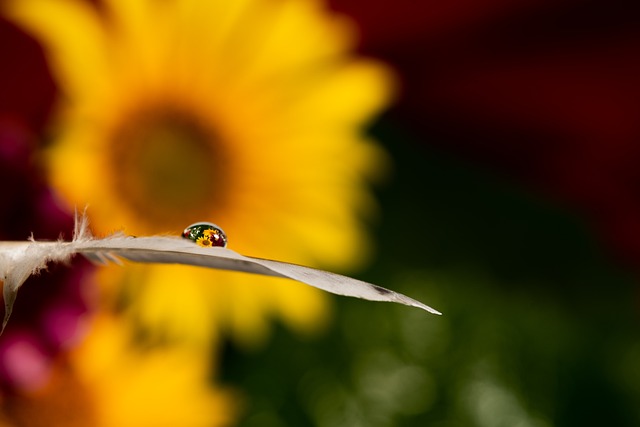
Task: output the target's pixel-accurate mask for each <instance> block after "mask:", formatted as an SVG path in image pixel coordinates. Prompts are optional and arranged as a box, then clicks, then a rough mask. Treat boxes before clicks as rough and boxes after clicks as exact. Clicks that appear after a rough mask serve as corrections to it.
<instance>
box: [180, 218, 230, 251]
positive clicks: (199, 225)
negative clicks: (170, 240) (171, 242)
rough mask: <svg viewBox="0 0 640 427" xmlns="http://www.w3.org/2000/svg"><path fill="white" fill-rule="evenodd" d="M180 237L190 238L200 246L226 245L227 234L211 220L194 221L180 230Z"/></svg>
mask: <svg viewBox="0 0 640 427" xmlns="http://www.w3.org/2000/svg"><path fill="white" fill-rule="evenodd" d="M182 237H184V238H185V239H189V240H192V241H194V242H196V243H197V244H198V246H202V247H211V246H218V247H222V248H224V247H226V246H227V235H226V234H225V232H224V231H223V230H222V228H220V227H218V226H217V225H215V224H214V223H212V222H196V223H195V224H191V225H190V226H188V227H187V228H185V229H184V231H183V232H182Z"/></svg>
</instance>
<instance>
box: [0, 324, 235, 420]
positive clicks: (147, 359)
mask: <svg viewBox="0 0 640 427" xmlns="http://www.w3.org/2000/svg"><path fill="white" fill-rule="evenodd" d="M93 322H94V324H93V328H92V333H91V335H89V336H88V338H87V339H86V340H85V341H84V342H83V343H82V344H81V345H80V347H78V348H76V349H74V350H73V351H72V352H71V354H70V355H69V356H67V357H66V358H63V360H59V361H58V363H56V365H55V366H54V369H53V372H52V375H51V378H50V380H49V382H48V384H47V385H46V386H45V387H43V388H42V389H39V390H37V391H33V392H30V393H25V394H19V393H12V394H8V395H6V396H3V399H2V401H0V414H2V415H1V417H2V418H0V425H5V423H6V425H15V426H17V425H20V426H48V427H58V426H59V427H63V426H64V427H74V426H78V427H80V426H83V427H84V426H95V427H159V426H167V427H168V426H181V427H213V426H227V425H230V424H232V421H233V420H234V418H235V417H236V416H237V415H236V412H237V409H236V405H235V403H234V401H235V400H237V397H236V396H234V394H233V393H231V392H229V391H223V390H220V389H214V388H212V387H211V386H210V385H209V384H207V378H209V375H210V374H211V373H210V372H209V362H210V361H209V360H208V355H207V354H206V353H203V352H193V351H188V350H186V349H185V348H176V347H172V348H165V347H158V348H152V349H147V350H141V349H140V348H136V347H133V346H132V345H131V344H132V342H133V336H131V331H130V329H129V328H128V326H127V325H126V324H123V323H122V321H121V320H118V319H116V318H113V317H111V316H109V315H107V314H104V313H102V314H100V315H98V316H97V318H96V319H94V321H93Z"/></svg>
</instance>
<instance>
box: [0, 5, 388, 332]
mask: <svg viewBox="0 0 640 427" xmlns="http://www.w3.org/2000/svg"><path fill="white" fill-rule="evenodd" d="M100 6H101V7H100V8H96V7H95V6H93V5H91V4H89V3H87V2H84V1H81V0H65V1H53V0H20V1H9V2H8V3H7V5H6V7H5V12H6V14H7V15H8V16H10V17H11V18H12V19H14V20H15V21H16V22H18V23H20V24H21V25H22V26H23V27H24V28H25V29H27V31H29V32H30V33H31V34H33V35H35V36H36V37H37V38H38V39H39V40H40V41H41V42H42V43H43V45H44V46H45V49H46V53H47V54H48V58H49V62H50V64H51V67H52V70H53V73H54V76H55V78H56V79H57V82H58V84H59V86H60V89H61V92H62V97H61V103H60V108H59V115H58V121H57V123H56V125H57V126H56V127H55V131H56V135H55V141H54V143H53V144H52V147H51V149H50V150H49V151H48V153H47V161H48V163H49V169H50V179H51V182H52V183H53V185H54V187H55V188H56V189H57V190H58V191H59V193H60V195H61V197H62V198H63V199H64V200H65V201H66V203H67V205H68V207H69V209H72V208H73V207H74V206H84V205H86V204H88V205H90V212H89V213H90V215H91V219H92V223H93V225H94V228H95V229H96V230H98V231H99V232H110V231H113V230H117V229H121V228H123V227H124V229H125V231H126V232H127V233H132V234H154V233H158V232H165V231H169V232H174V233H178V232H180V231H181V230H182V228H184V226H185V225H187V224H189V223H192V222H194V221H199V220H213V221H215V222H216V223H217V224H220V225H221V226H222V227H223V228H224V229H225V231H226V232H227V234H228V236H229V239H230V246H231V247H232V248H233V249H235V250H238V251H240V252H244V253H247V254H252V255H255V256H265V257H270V258H277V259H283V260H288V261H291V262H296V263H304V264H312V265H321V266H323V267H325V268H334V269H345V268H349V267H353V266H354V265H356V264H357V263H358V262H360V261H362V260H363V259H365V258H366V255H367V248H369V247H370V245H369V241H368V239H367V236H366V232H365V230H364V227H363V224H362V215H363V214H365V213H367V212H370V211H372V209H373V208H374V207H375V204H374V203H373V202H372V199H371V196H370V193H369V191H368V189H367V187H366V186H367V181H368V180H370V179H373V178H376V177H377V176H378V175H379V174H380V171H381V169H383V167H384V161H385V156H384V153H382V152H381V150H380V149H379V148H378V147H377V146H376V145H375V144H372V143H371V141H368V140H367V139H366V138H365V137H363V136H362V133H361V128H362V126H363V125H365V124H366V122H367V120H369V119H371V117H372V115H373V114H375V113H376V112H378V111H379V110H380V109H381V108H383V107H384V106H385V104H386V103H387V102H388V101H389V98H390V94H391V86H392V85H391V83H392V81H391V76H390V74H389V73H388V71H387V69H386V68H384V67H383V66H381V65H380V64H378V63H375V62H371V61H368V60H363V59H354V58H353V57H352V56H350V55H349V51H350V49H351V48H352V47H353V43H354V40H355V37H354V34H353V32H352V29H351V27H350V26H349V25H348V23H347V22H345V21H344V20H343V19H341V18H338V17H336V16H333V15H329V14H327V13H325V12H324V11H323V10H322V8H321V6H320V5H319V3H318V2H316V1H312V0H242V1H233V2H228V1H222V0H219V1H205V0H184V1H175V0H165V1H153V0H141V1H128V0H105V1H103V2H101V4H100ZM102 280H103V282H104V283H106V284H111V285H113V284H122V283H125V284H126V283H133V286H128V287H127V289H128V292H132V293H135V298H131V301H133V302H132V307H131V310H132V311H131V312H132V313H134V314H135V316H136V319H137V320H138V321H140V323H141V324H142V325H143V326H144V327H146V328H147V329H148V331H151V332H152V333H154V331H155V332H158V331H159V333H161V334H162V335H163V336H168V337H171V338H189V339H191V340H193V341H194V342H206V340H208V339H210V338H211V337H213V336H214V334H215V331H217V330H218V327H219V326H220V325H226V326H227V327H230V328H231V330H232V331H233V332H234V333H235V336H236V338H238V339H239V340H240V341H243V342H255V341H256V340H259V339H260V338H262V337H264V336H265V335H266V332H267V331H268V322H267V320H268V317H269V316H270V315H271V314H279V315H280V316H282V317H283V318H284V319H285V320H286V321H287V322H288V323H289V324H290V325H291V326H292V327H294V328H296V329H299V330H302V331H309V330H313V329H314V328H315V327H316V326H317V325H318V324H322V323H323V320H324V319H325V318H326V316H327V312H328V311H327V310H328V302H327V300H326V297H325V296H324V295H322V294H321V293H320V292H318V291H316V290H314V289H311V288H308V287H305V286H298V285H296V284H292V283H289V282H286V283H280V282H279V281H278V280H273V281H271V280H270V281H268V282H267V281H263V279H260V285H259V286H257V283H256V282H257V280H256V279H255V278H253V277H251V276H243V275H237V274H232V275H227V274H224V273H220V272H211V271H203V270H199V269H192V268H186V267H170V266H144V267H132V268H129V269H126V270H114V269H109V270H105V273H104V274H103V275H102ZM115 289H117V287H116V288H115Z"/></svg>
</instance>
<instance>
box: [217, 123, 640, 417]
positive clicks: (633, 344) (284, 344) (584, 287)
mask: <svg viewBox="0 0 640 427" xmlns="http://www.w3.org/2000/svg"><path fill="white" fill-rule="evenodd" d="M374 133H375V135H376V136H377V137H378V138H379V139H380V140H382V141H383V142H384V143H386V146H387V148H388V150H389V151H390V152H391V153H392V155H393V157H394V159H395V162H396V163H395V172H394V177H393V180H392V182H390V183H389V184H388V185H387V186H385V187H384V188H379V189H378V190H379V191H378V193H379V194H378V196H379V199H380V200H381V203H382V208H383V209H382V216H381V218H380V221H379V222H378V223H377V224H375V226H374V227H375V230H374V234H375V235H376V236H377V243H378V248H377V250H378V256H377V259H376V260H375V262H374V263H373V265H372V266H371V267H370V269H369V270H368V271H366V272H363V273H362V276H361V278H363V279H365V280H370V281H372V282H374V283H379V284H381V285H384V286H389V287H391V288H393V289H395V290H398V291H400V292H403V293H406V294H408V295H410V296H413V297H416V298H418V299H421V300H422V301H425V302H426V303H428V304H431V305H433V306H434V307H435V308H437V309H439V310H441V311H442V312H443V313H444V315H443V316H442V317H436V316H430V315H426V314H425V313H424V312H421V311H419V310H413V309H410V308H407V307H400V306H398V307H396V306H394V305H391V304H372V303H367V302H363V301H358V300H351V299H347V298H336V306H337V307H336V309H335V320H334V323H333V325H332V326H331V327H330V328H329V330H327V331H326V332H325V334H323V335H322V336H320V337H315V338H311V337H309V338H304V337H300V336H299V335H295V334H293V333H291V332H290V331H289V330H288V329H286V328H284V327H282V326H280V327H279V328H277V332H276V333H275V334H274V336H273V339H272V340H271V341H270V342H269V343H268V345H267V346H266V347H264V348H261V349H255V350H253V351H251V352H248V353H247V352H245V351H246V350H241V349H239V348H237V347H235V346H234V345H233V344H232V343H227V345H226V348H225V349H224V352H223V363H222V366H223V367H222V381H223V382H225V383H227V384H230V385H235V386H238V387H240V388H242V389H243V394H244V409H245V415H244V418H243V419H242V420H241V422H240V425H242V426H246V427H254V426H262V427H279V426H305V425H315V426H327V427H329V426H331V427H334V426H350V427H357V426H381V427H384V426H424V425H429V426H441V427H445V426H479V427H493V426H495V427H499V426H505V427H506V426H522V427H529V426H531V427H544V426H560V427H562V426H584V425H599V424H600V425H616V426H636V425H640V409H639V408H640V364H638V363H637V362H638V359H639V358H640V340H638V337H639V336H638V333H637V320H638V319H637V302H638V298H637V296H638V289H637V283H636V282H635V281H634V280H632V278H631V277H629V275H627V274H626V273H625V272H624V271H623V270H622V269H620V268H619V267H617V266H616V265H613V263H612V262H611V259H610V258H608V254H606V253H604V252H603V251H602V250H601V246H600V244H599V242H597V241H595V240H594V238H593V237H592V234H591V233H590V231H589V230H588V229H586V227H585V226H584V225H583V223H582V222H581V220H580V219H579V218H577V217H576V216H575V215H573V214H572V212H568V211H565V210H563V209H562V208H560V207H558V206H556V205H554V204H552V203H550V202H549V201H546V200H543V199H542V198H539V197H537V196H536V195H533V194H530V193H525V192H523V191H522V190H521V189H519V188H518V187H517V186H515V185H512V184H511V183H510V182H508V181H506V180H505V179H504V178H502V177H500V176H497V175H495V174H494V173H492V172H491V171H488V170H482V169H480V168H478V167H474V166H473V165H470V164H462V163H461V162H460V160H458V159H454V158H451V157H448V156H447V155H445V154H443V153H441V152H438V151H436V150H432V149H428V148H426V147H425V146H424V145H423V146H422V147H420V148H419V149H418V148H417V146H418V144H416V142H417V141H415V139H414V138H413V137H412V136H411V135H408V134H404V133H401V132H400V131H399V129H398V128H396V127H395V126H394V123H393V122H392V121H391V120H390V119H388V118H387V119H383V120H382V121H381V122H380V124H379V125H378V126H377V127H376V128H375V129H374Z"/></svg>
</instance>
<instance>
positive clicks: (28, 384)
mask: <svg viewBox="0 0 640 427" xmlns="http://www.w3.org/2000/svg"><path fill="white" fill-rule="evenodd" d="M299 1H300V2H302V1H304V0H299ZM278 2H279V0H265V1H264V2H263V3H264V4H265V5H266V7H267V8H268V7H271V6H272V4H277V3H278ZM159 3H161V2H159ZM314 3H317V4H318V5H319V10H322V13H324V14H326V15H327V16H338V15H339V16H342V17H343V18H346V19H347V22H349V25H351V26H352V28H353V29H355V31H356V34H357V42H356V43H355V44H354V45H353V47H352V51H351V52H352V53H350V55H353V56H354V57H361V56H364V57H368V58H372V59H375V60H378V61H379V63H380V64H381V66H383V67H387V68H388V70H390V71H391V72H392V73H394V74H395V80H394V81H395V82H396V83H395V85H396V87H397V89H396V93H395V96H394V97H393V98H390V99H389V101H388V102H387V103H386V104H384V105H383V106H381V107H380V109H379V111H378V112H375V114H374V113H372V114H371V115H370V116H369V118H368V120H363V121H361V122H359V123H358V124H357V125H358V126H359V129H360V132H362V133H363V134H364V135H367V136H368V137H370V138H372V139H374V140H376V141H377V143H378V144H379V146H381V147H383V148H384V150H385V151H386V152H387V157H388V160H387V161H386V162H383V163H384V166H382V163H381V166H380V167H381V168H382V167H384V169H385V172H384V174H382V175H383V177H382V178H380V177H379V178H378V179H377V180H376V181H375V182H373V183H370V185H371V187H370V188H371V191H372V192H373V193H372V194H373V196H374V198H375V200H376V201H377V208H371V209H372V212H371V214H370V215H369V217H368V219H367V220H366V222H365V224H366V225H365V226H366V229H367V230H368V231H367V233H368V234H369V236H370V238H371V241H370V243H367V244H366V247H364V246H363V247H361V248H359V249H358V250H360V251H362V252H363V253H364V252H366V253H369V254H370V255H369V256H368V258H367V259H366V260H363V261H361V262H360V263H359V264H358V263H355V262H354V263H353V264H352V265H345V266H343V267H340V268H341V272H343V273H348V274H350V275H353V276H356V277H358V278H361V279H364V280H368V281H371V282H373V283H377V284H380V285H383V286H386V287H389V288H392V289H394V290H397V291H399V292H402V293H405V294H407V295H410V296H412V297H415V298H417V299H420V300H421V301H424V302H426V303H427V304H429V305H432V306H433V307H435V308H437V309H438V310H440V311H442V312H443V313H444V315H443V316H441V317H436V316H431V315H427V314H425V313H423V312H421V311H419V310H416V309H412V308H408V307H403V306H394V305H391V304H378V303H369V302H364V301H359V300H352V299H347V298H337V297H336V298H331V299H330V300H329V301H328V302H327V303H326V304H325V305H321V310H322V313H323V315H321V316H316V317H313V319H312V321H317V322H319V323H321V326H319V327H318V328H302V330H301V329H300V328H296V327H295V326H294V327H291V324H289V323H290V322H288V321H287V320H286V318H284V319H283V318H281V317H269V318H268V322H269V325H270V326H269V328H270V332H269V333H267V334H266V335H265V336H264V337H263V338H262V339H259V340H256V341H252V342H251V343H249V344H247V342H246V340H243V339H237V338H234V335H233V332H230V330H229V328H222V329H221V330H220V331H217V332H215V335H216V337H215V340H214V343H215V345H210V346H207V345H204V346H200V347H197V350H195V351H194V350H193V346H190V345H188V346H187V347H188V349H187V350H184V351H183V350H181V346H182V344H180V342H178V343H175V342H170V343H169V344H167V343H166V342H162V343H161V344H158V342H157V341H149V340H148V339H146V338H147V335H145V334H139V335H136V334H135V333H134V334H133V335H131V336H132V337H133V338H131V337H129V339H122V338H117V337H118V336H120V335H122V334H125V335H126V334H128V333H129V332H122V331H128V330H129V329H130V326H127V323H129V322H130V321H129V319H130V317H129V316H126V310H124V311H123V310H122V306H123V304H124V303H123V302H122V301H120V300H117V301H115V302H114V301H112V299H113V298H111V293H109V292H105V291H104V289H102V290H100V289H101V287H100V285H96V283H95V282H96V276H95V275H96V272H95V268H94V267H92V266H90V265H88V264H86V263H83V262H74V264H73V266H74V268H73V269H71V268H68V267H64V266H60V267H56V268H53V269H52V271H51V272H50V274H49V273H45V274H43V275H42V276H41V277H38V278H34V279H32V280H30V281H29V282H27V284H26V285H25V286H24V288H23V289H22V290H21V292H20V295H19V299H18V303H17V306H16V308H15V310H14V313H15V314H14V318H13V319H12V323H11V324H10V328H9V329H8V331H7V334H6V335H5V336H3V337H2V339H1V340H0V362H1V366H0V368H1V369H0V372H1V373H2V378H3V383H2V384H3V386H2V398H1V400H0V407H1V414H2V416H1V417H0V423H1V424H0V425H7V426H40V425H49V426H51V425H76V424H77V425H137V426H147V425H148V426H165V425H167V426H168V425H185V426H190V425H203V426H204V425H240V426H252V427H253V426H266V427H269V426H273V427H279V426H306V425H309V426H311V425H313V426H425V425H429V426H442V427H444V426H461V425H462V426H479V427H493V426H495V427H499V426H519V427H528V426H532V427H547V426H584V425H615V426H637V425H640V333H639V332H638V322H639V320H640V319H639V316H638V315H639V310H640V294H639V289H640V277H639V275H638V273H640V267H639V265H640V187H639V186H638V182H640V168H638V163H639V162H640V149H639V148H638V147H639V146H638V144H639V142H640V83H638V75H640V73H639V72H640V27H638V25H637V23H638V22H639V21H638V19H639V18H640V13H639V12H640V10H639V8H638V7H634V6H631V5H630V4H629V2H622V1H610V2H604V1H595V0H592V1H588V0H587V1H568V2H555V1H535V2H533V1H523V2H510V1H504V0H486V1H482V2H472V1H468V0H456V1H453V2H435V1H422V2H414V1H411V0H396V1H394V2H383V1H361V0H331V1H329V2H328V3H323V2H314ZM0 4H3V5H4V4H6V2H2V3H0ZM96 4H97V7H98V8H100V7H101V4H100V2H96ZM212 25H215V22H212ZM247 31H250V29H247ZM300 31H301V32H302V33H301V34H300V37H301V38H303V37H304V28H302V29H301V30H300ZM148 36H149V37H151V38H153V34H149V35H148ZM329 39H331V37H329V36H327V40H329ZM327 43H329V41H327ZM0 55H1V57H2V65H1V66H0V178H1V181H0V182H2V184H0V185H1V187H0V188H1V197H2V208H1V209H0V238H2V239H3V240H8V239H24V238H25V237H26V236H28V235H29V234H30V233H31V232H33V233H34V234H35V236H36V237H39V238H56V237H57V236H58V235H59V233H60V232H63V233H65V235H66V236H69V233H70V230H71V228H72V219H71V217H72V212H70V211H69V209H68V207H65V204H63V203H60V201H59V196H58V195H57V191H58V189H56V187H55V185H53V183H52V181H51V180H50V179H49V178H48V175H47V173H46V168H47V165H46V164H43V160H42V156H41V155H40V154H39V153H41V151H42V150H44V149H45V148H46V147H47V146H49V145H50V144H54V143H55V142H52V140H53V139H54V138H53V137H52V132H51V123H52V121H53V119H54V117H56V114H57V113H56V111H57V110H56V109H57V108H58V105H59V99H60V96H61V90H60V87H59V84H58V82H57V80H56V78H55V76H54V75H53V73H52V71H51V64H50V63H49V62H48V61H47V54H46V48H44V47H43V45H42V43H41V42H40V41H39V40H38V39H37V38H36V37H34V36H33V34H31V33H29V31H25V29H24V28H21V27H20V26H19V25H17V24H16V23H15V22H14V21H13V20H12V19H9V18H7V17H4V18H1V19H0ZM336 97H337V98H336V101H335V102H337V103H338V104H340V103H341V102H343V100H342V99H341V98H340V97H339V96H337V95H336ZM346 102H349V101H348V100H347V101H346ZM354 102H356V101H354ZM354 108H357V105H356V106H355V107H354ZM248 125H250V124H248ZM346 155H351V154H349V153H347V154H346ZM212 185H221V184H220V183H214V184H212ZM372 206H373V205H372ZM89 214H90V215H91V212H89ZM247 217H248V218H250V215H247ZM211 220H214V221H215V219H214V218H211ZM185 225H186V224H185ZM125 226H126V224H124V225H123V227H125ZM307 226H308V227H314V226H315V224H314V223H313V222H309V224H308V225H307ZM285 229H286V228H285ZM269 232H270V233H271V235H272V236H273V238H274V239H278V238H280V236H279V234H280V232H281V229H279V228H275V227H274V229H272V230H269ZM233 238H234V237H233V235H230V241H231V242H233ZM295 238H296V236H295V235H294V236H293V237H292V236H288V237H287V239H290V240H295ZM302 239H304V237H303V238H302ZM329 244H330V242H329ZM361 244H362V243H361ZM232 247H233V245H232ZM333 249H334V248H331V247H327V249H326V250H327V251H332V250H333ZM250 251H251V248H250V247H247V248H243V252H245V253H248V254H251V253H250ZM335 251H338V252H337V253H339V251H340V247H339V245H337V247H336V248H335ZM283 253H284V256H285V257H286V256H287V252H286V251H285V252H283ZM261 255H264V256H267V255H268V254H266V253H261ZM274 256H275V255H274ZM292 257H293V256H292ZM293 259H295V258H293ZM317 265H318V266H323V264H322V263H321V262H320V263H318V264H317ZM98 282H99V280H98ZM254 282H255V280H254ZM254 284H255V285H256V286H260V284H261V282H255V283H254ZM135 285H136V284H135V283H126V284H125V285H124V286H125V287H132V286H135ZM199 285H200V286H208V284H207V283H200V284H199ZM105 293H106V294H107V295H108V296H109V297H105V295H104V294H105ZM214 297H215V295H214ZM229 297H230V296H229V295H220V297H219V298H221V299H223V302H222V304H225V302H224V298H229ZM128 298H130V299H131V298H134V299H135V298H145V294H140V295H136V294H135V293H134V295H133V296H131V295H128ZM248 298H249V299H248V301H251V299H250V298H251V297H248ZM105 300H108V301H109V307H108V308H107V309H105V308H104V307H105V305H107V304H106V303H105ZM304 301H305V300H302V301H301V304H302V303H304ZM114 307H115V308H114ZM251 308H252V307H251V306H247V308H246V310H251ZM105 310H107V311H108V312H109V313H110V314H109V316H108V317H109V318H110V320H100V319H103V317H104V316H105V315H104V314H103V312H104V311H105ZM302 311H303V312H304V309H303V310H302ZM123 313H124V314H123ZM96 318H97V319H98V321H97V322H96V321H95V319H96ZM111 318H113V319H111ZM114 319H115V320H114ZM105 322H106V323H108V324H109V326H108V327H100V325H104V324H105ZM96 324H97V325H98V326H97V327H96V326H95V325H96ZM92 325H93V326H92ZM138 332H139V330H138ZM212 334H213V333H212ZM127 336H128V335H127ZM105 337H109V338H108V339H107V338H105ZM113 337H116V338H113ZM87 342H88V343H89V344H87ZM123 342H125V343H126V344H122V343H123ZM118 346H120V347H122V348H124V350H122V351H121V353H123V354H124V355H125V356H122V355H120V356H118V355H112V354H111V353H116V352H115V350H113V351H109V350H106V349H113V348H120V347H118ZM105 352H106V353H107V354H109V355H110V356H112V359H110V360H111V362H104V361H103V362H100V363H97V362H96V363H94V360H95V359H101V357H100V355H103V354H105ZM176 353H178V354H179V356H176V357H174V356H175V354H176ZM167 355H170V357H169V356H167ZM102 358H104V359H106V357H102ZM89 360H90V361H89ZM113 360H118V361H120V362H117V363H116V362H113ZM149 360H152V361H156V362H157V363H155V364H154V363H149ZM168 360H171V361H173V362H171V363H175V364H171V363H169V362H166V361H168ZM165 362H166V363H165ZM109 363H110V365H109V366H111V368H110V369H111V371H108V370H107V371H105V372H111V373H114V372H115V374H113V375H111V376H109V377H107V376H104V377H101V376H100V375H97V374H96V375H93V374H94V373H96V372H98V371H99V369H100V368H101V367H102V366H103V365H105V364H109ZM151 365H153V366H154V368H148V369H146V370H145V372H147V371H148V372H147V374H145V375H141V376H139V378H137V382H136V387H137V388H136V390H137V391H138V392H137V393H136V392H131V388H130V387H129V386H130V384H129V383H126V382H125V381H124V380H122V381H120V382H118V381H116V380H114V379H113V378H114V377H127V376H129V375H130V373H131V372H137V371H140V370H141V367H142V366H146V367H149V366H151ZM177 366H181V367H184V366H196V367H198V369H195V370H194V371H193V372H191V371H190V372H188V374H185V376H184V378H183V377H180V379H176V378H177V374H175V372H176V369H174V368H175V367H177ZM185 378H187V379H185ZM159 384H168V386H167V388H168V389H169V390H168V391H167V392H166V395H163V396H164V397H161V398H158V399H165V400H153V399H155V398H156V397H157V396H155V394H154V392H152V390H156V389H158V388H162V387H159ZM62 390H64V391H65V392H64V393H63V392H62ZM172 390H173V394H172ZM178 392H179V394H180V396H181V397H180V398H179V399H178V398H176V396H177V394H178ZM158 393H160V392H158ZM158 393H156V394H158ZM114 396H118V397H114ZM184 396H187V398H185V397H184ZM158 401H162V402H170V403H168V404H166V405H164V406H157V404H156V403H157V402H158ZM149 402H151V403H153V404H154V405H156V406H155V408H156V409H155V411H156V412H157V413H158V414H160V415H158V416H157V417H153V416H151V415H150V414H149V412H148V411H147V412H145V411H143V410H142V409H140V408H145V407H146V405H150V404H151V403H149ZM194 402H197V405H196V406H193V405H195V403H194ZM96 407H99V408H101V409H100V410H93V409H92V408H96ZM194 411H195V412H196V414H197V415H198V414H199V415H201V416H193V412H194ZM114 414H117V415H114ZM186 414H191V415H186ZM122 420H125V421H126V422H125V423H124V424H123V423H122ZM92 423H95V424H92ZM118 423H119V424H118Z"/></svg>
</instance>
